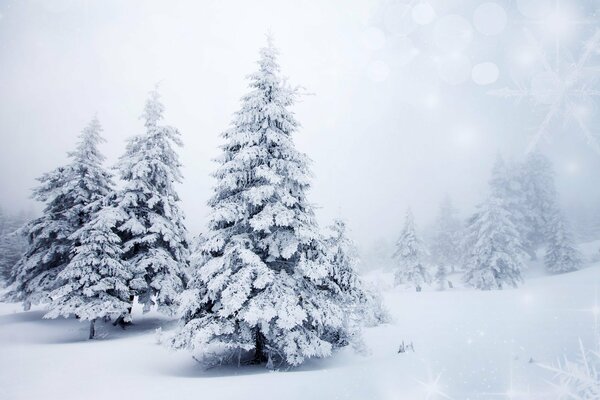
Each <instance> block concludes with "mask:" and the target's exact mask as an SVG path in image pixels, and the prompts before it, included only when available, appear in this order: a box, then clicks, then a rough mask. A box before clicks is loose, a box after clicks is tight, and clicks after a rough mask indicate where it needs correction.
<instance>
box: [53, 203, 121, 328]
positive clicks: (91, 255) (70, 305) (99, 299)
mask: <svg viewBox="0 0 600 400" xmlns="http://www.w3.org/2000/svg"><path fill="white" fill-rule="evenodd" d="M106 203H108V204H109V202H108V201H97V202H95V203H93V204H91V205H90V207H89V208H90V209H93V210H94V211H95V217H94V218H93V219H92V220H90V221H89V222H87V223H86V224H84V225H83V226H82V227H81V228H80V229H79V230H77V231H76V232H75V233H74V234H73V235H72V236H71V239H72V240H73V241H74V242H76V243H77V245H76V246H75V248H74V251H73V253H74V255H73V258H72V259H71V261H70V262H69V264H67V266H66V267H65V268H64V269H63V270H62V271H61V272H60V273H59V274H58V277H57V278H58V280H59V281H60V285H59V287H58V288H57V289H55V290H54V291H52V293H50V297H51V299H52V302H51V303H50V311H49V312H48V313H47V314H46V315H45V317H44V318H57V317H59V316H63V317H65V318H67V317H69V316H72V315H74V316H76V317H77V318H78V319H80V320H83V321H90V335H89V338H90V339H93V338H94V335H95V322H96V319H98V318H118V317H120V316H121V315H126V314H127V313H128V309H129V307H130V306H131V304H130V295H131V290H130V288H129V279H131V277H132V276H131V272H130V271H129V268H128V266H127V265H126V264H125V263H124V262H123V261H122V249H121V245H122V244H121V239H120V238H119V235H117V233H116V232H115V231H114V228H113V227H114V226H115V223H116V221H117V220H118V219H120V218H122V215H120V213H119V210H118V209H116V208H114V207H110V206H108V204H106Z"/></svg>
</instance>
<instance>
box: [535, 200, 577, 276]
mask: <svg viewBox="0 0 600 400" xmlns="http://www.w3.org/2000/svg"><path fill="white" fill-rule="evenodd" d="M582 262H583V261H582V256H581V254H580V253H579V251H578V250H577V249H576V248H575V246H574V244H573V240H572V238H571V234H570V231H569V228H568V226H567V224H566V222H565V218H564V216H563V215H562V214H561V213H560V212H559V211H555V212H554V215H553V216H552V218H551V219H550V221H549V229H548V243H547V248H546V255H545V256H544V266H545V267H546V270H548V271H549V272H553V273H560V272H570V271H575V270H578V269H579V268H580V267H581V264H582Z"/></svg>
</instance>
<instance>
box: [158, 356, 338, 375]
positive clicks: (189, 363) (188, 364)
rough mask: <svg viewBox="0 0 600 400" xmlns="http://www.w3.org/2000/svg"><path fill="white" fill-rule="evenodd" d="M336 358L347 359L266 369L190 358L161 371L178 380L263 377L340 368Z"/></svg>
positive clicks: (319, 360)
mask: <svg viewBox="0 0 600 400" xmlns="http://www.w3.org/2000/svg"><path fill="white" fill-rule="evenodd" d="M338 357H342V358H343V357H347V354H345V355H344V354H340V353H336V354H334V355H333V356H331V357H329V358H315V359H309V360H306V361H305V362H304V363H303V364H302V365H300V366H298V367H286V366H279V367H278V366H277V365H275V366H274V369H268V368H267V367H266V364H259V365H247V364H246V365H240V366H238V365H237V364H226V365H218V366H213V367H207V366H205V365H203V364H202V363H200V362H198V361H196V360H195V359H194V358H193V357H192V356H189V358H187V359H184V360H181V361H178V362H177V363H176V364H174V365H172V366H169V367H167V368H165V369H163V370H162V372H163V373H164V374H165V375H168V376H172V377H178V378H200V379H202V378H206V379H210V378H227V377H235V376H251V375H263V374H271V373H298V372H312V371H322V370H327V369H335V368H340V367H341V363H340V359H339V358H338Z"/></svg>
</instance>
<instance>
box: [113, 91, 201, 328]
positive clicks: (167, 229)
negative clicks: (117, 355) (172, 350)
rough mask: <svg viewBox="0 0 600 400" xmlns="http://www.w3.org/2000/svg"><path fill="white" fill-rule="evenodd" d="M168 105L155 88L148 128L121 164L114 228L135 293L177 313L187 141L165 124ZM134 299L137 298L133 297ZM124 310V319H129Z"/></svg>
mask: <svg viewBox="0 0 600 400" xmlns="http://www.w3.org/2000/svg"><path fill="white" fill-rule="evenodd" d="M163 113H164V106H163V104H162V103H161V102H160V95H159V93H158V91H157V89H155V90H153V91H151V92H150V96H149V98H148V100H147V101H146V105H145V108H144V113H143V115H142V119H143V120H144V126H145V128H146V132H145V133H143V134H141V135H137V136H134V137H132V138H130V139H129V142H128V144H127V148H126V151H125V154H123V156H121V158H120V160H119V163H118V166H117V169H118V171H119V174H120V177H121V179H122V181H123V182H124V185H123V188H122V189H121V190H120V191H119V193H118V194H117V196H116V199H115V200H113V206H114V207H115V208H116V210H117V214H118V215H119V217H118V218H116V219H115V228H116V229H117V231H118V232H119V233H120V236H121V240H122V242H123V246H122V247H123V261H125V262H126V263H127V265H128V267H129V268H130V269H131V273H132V274H133V278H132V279H131V281H130V283H129V284H130V287H131V289H132V296H137V297H138V301H139V302H140V303H142V304H143V305H144V311H148V310H150V308H151V307H152V306H153V305H157V306H158V310H159V311H161V312H164V313H167V314H173V313H174V312H175V310H176V307H177V305H178V303H177V299H178V297H179V295H180V293H181V292H182V291H183V290H184V288H185V285H186V282H185V281H186V275H185V271H186V268H187V263H188V257H189V254H188V253H189V252H188V244H187V241H186V229H185V226H184V216H183V212H182V211H181V208H180V204H179V203H180V199H179V195H178V194H177V191H176V190H175V184H177V183H181V180H182V175H181V172H180V167H181V163H180V161H179V156H178V155H177V153H176V151H175V149H174V145H175V146H182V145H183V144H182V142H181V139H180V133H179V131H178V130H177V129H175V128H173V127H171V126H168V125H162V124H161V120H162V119H163ZM131 302H133V298H131ZM128 318H129V316H127V315H123V316H122V318H121V319H120V320H123V319H125V320H127V319H128Z"/></svg>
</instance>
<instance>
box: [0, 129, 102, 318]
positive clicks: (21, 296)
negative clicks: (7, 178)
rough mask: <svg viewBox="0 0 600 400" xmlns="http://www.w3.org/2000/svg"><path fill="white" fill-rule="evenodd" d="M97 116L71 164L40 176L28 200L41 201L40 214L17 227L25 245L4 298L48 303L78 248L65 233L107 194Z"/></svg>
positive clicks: (79, 223)
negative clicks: (24, 236)
mask: <svg viewBox="0 0 600 400" xmlns="http://www.w3.org/2000/svg"><path fill="white" fill-rule="evenodd" d="M101 132H102V127H101V126H100V123H99V122H98V119H97V118H94V119H92V121H91V122H90V124H89V125H88V126H87V127H86V128H85V129H84V130H83V131H82V133H81V134H80V135H79V142H78V144H77V147H76V149H75V151H73V152H71V153H69V158H71V163H69V164H68V165H66V166H64V167H59V168H57V169H55V170H54V171H51V172H49V173H47V174H44V175H43V176H42V177H41V178H39V179H38V180H39V181H40V182H41V185H40V186H39V187H38V188H36V189H35V190H34V193H33V195H34V198H35V199H36V200H38V201H42V202H45V203H46V207H45V209H44V212H43V215H42V216H41V217H39V218H37V219H35V220H33V221H31V222H30V223H29V224H27V226H26V227H25V228H24V229H23V230H24V232H25V234H26V237H27V238H28V242H29V246H28V250H27V252H26V253H25V255H24V256H23V257H22V258H21V260H19V262H18V264H17V265H16V266H15V269H16V275H15V282H14V284H13V285H12V286H11V290H10V291H9V293H8V298H9V299H11V300H13V301H23V304H24V307H25V309H29V307H30V305H31V304H35V303H41V302H44V303H45V302H48V301H49V297H48V295H49V293H50V292H51V291H52V290H54V289H55V287H56V285H57V283H58V282H57V276H58V274H59V273H60V272H61V271H62V270H63V269H64V268H65V266H66V265H67V264H68V263H69V262H70V261H71V257H72V251H73V249H74V247H75V246H76V245H77V244H78V243H77V242H75V241H74V240H73V239H72V238H71V235H72V234H73V233H74V232H76V231H77V230H78V229H79V228H81V227H82V226H83V225H84V224H85V223H86V222H88V221H89V219H90V218H91V215H90V211H89V208H88V206H89V205H90V204H92V203H94V202H95V201H97V200H99V199H102V198H104V197H105V196H106V195H107V194H108V193H109V191H110V174H108V173H107V172H106V171H104V170H103V169H102V167H101V162H102V160H103V157H102V155H101V154H100V153H99V152H98V149H97V145H98V144H99V143H100V142H101V141H102V140H103V139H102V137H101V136H100V134H101Z"/></svg>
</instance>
